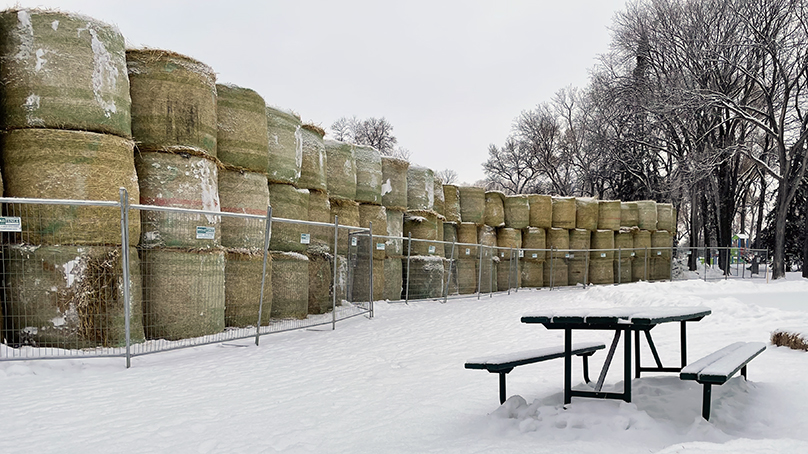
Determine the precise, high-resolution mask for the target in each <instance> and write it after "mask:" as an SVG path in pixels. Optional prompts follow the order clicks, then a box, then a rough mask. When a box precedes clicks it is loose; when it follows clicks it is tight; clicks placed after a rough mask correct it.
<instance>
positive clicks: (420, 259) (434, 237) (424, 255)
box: [403, 165, 446, 299]
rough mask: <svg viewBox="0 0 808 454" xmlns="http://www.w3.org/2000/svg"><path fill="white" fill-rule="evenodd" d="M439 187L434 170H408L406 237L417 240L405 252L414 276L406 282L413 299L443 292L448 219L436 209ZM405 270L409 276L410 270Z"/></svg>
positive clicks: (414, 167) (407, 246)
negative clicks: (444, 224) (407, 254)
mask: <svg viewBox="0 0 808 454" xmlns="http://www.w3.org/2000/svg"><path fill="white" fill-rule="evenodd" d="M435 188H436V185H435V177H434V173H433V172H432V170H430V169H427V168H426V167H419V166H413V165H411V166H410V167H409V169H407V212H406V213H405V214H404V231H403V234H404V235H403V236H404V237H410V236H411V237H412V239H413V241H412V242H410V243H411V244H407V242H405V244H404V249H405V253H406V252H409V253H410V262H409V266H410V274H409V276H406V277H405V280H406V284H407V285H409V297H410V298H411V299H417V298H433V297H439V296H442V292H443V278H444V271H445V269H446V264H445V263H444V258H443V257H444V254H445V250H444V247H443V244H441V243H439V241H441V240H442V238H443V220H444V219H445V218H444V217H443V216H442V215H440V214H438V213H437V212H435V210H434V207H435ZM441 189H443V188H442V187H441ZM442 192H443V191H442V190H441V193H442ZM404 267H406V264H405V265H404ZM404 271H405V274H406V269H405V270H404ZM430 273H434V275H432V274H430ZM438 273H439V275H438ZM438 282H440V285H439V286H438V284H437V283H438ZM438 290H439V292H438Z"/></svg>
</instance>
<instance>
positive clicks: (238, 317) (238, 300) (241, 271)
mask: <svg viewBox="0 0 808 454" xmlns="http://www.w3.org/2000/svg"><path fill="white" fill-rule="evenodd" d="M271 260H272V259H271V257H267V268H266V273H265V279H264V303H263V307H262V310H261V326H266V325H269V314H270V312H271V311H272V261H271ZM263 271H264V254H263V251H254V250H252V251H251V250H247V249H229V250H227V251H225V264H224V324H225V326H235V327H240V328H243V327H246V326H255V325H256V324H257V323H258V308H259V305H260V303H261V280H262V273H263Z"/></svg>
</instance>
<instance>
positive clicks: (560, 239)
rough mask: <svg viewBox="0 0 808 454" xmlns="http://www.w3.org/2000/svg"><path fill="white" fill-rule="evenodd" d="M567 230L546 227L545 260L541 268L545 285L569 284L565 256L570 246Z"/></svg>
mask: <svg viewBox="0 0 808 454" xmlns="http://www.w3.org/2000/svg"><path fill="white" fill-rule="evenodd" d="M569 232H570V231H569V230H567V229H561V228H557V227H551V228H549V229H547V237H546V242H547V249H549V251H548V252H547V261H546V262H545V263H544V269H543V270H542V272H543V274H542V280H543V281H544V285H545V287H559V286H565V285H569V284H568V281H569V268H568V267H567V256H568V255H569V253H568V250H569V248H570V234H569Z"/></svg>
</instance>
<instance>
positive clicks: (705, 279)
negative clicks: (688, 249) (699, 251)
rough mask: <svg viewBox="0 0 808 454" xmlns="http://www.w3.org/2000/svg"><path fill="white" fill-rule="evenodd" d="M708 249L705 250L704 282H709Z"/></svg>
mask: <svg viewBox="0 0 808 454" xmlns="http://www.w3.org/2000/svg"><path fill="white" fill-rule="evenodd" d="M707 259H708V258H707V248H706V247H705V248H704V282H707Z"/></svg>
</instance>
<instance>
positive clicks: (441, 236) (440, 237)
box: [435, 215, 446, 257]
mask: <svg viewBox="0 0 808 454" xmlns="http://www.w3.org/2000/svg"><path fill="white" fill-rule="evenodd" d="M444 221H446V218H444V217H443V216H441V215H438V224H437V227H438V241H440V242H443V240H444V231H443V223H444ZM444 246H445V245H441V244H436V245H435V247H437V248H442V249H443V248H444ZM440 255H441V256H442V257H443V256H444V254H443V251H441V253H440Z"/></svg>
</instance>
